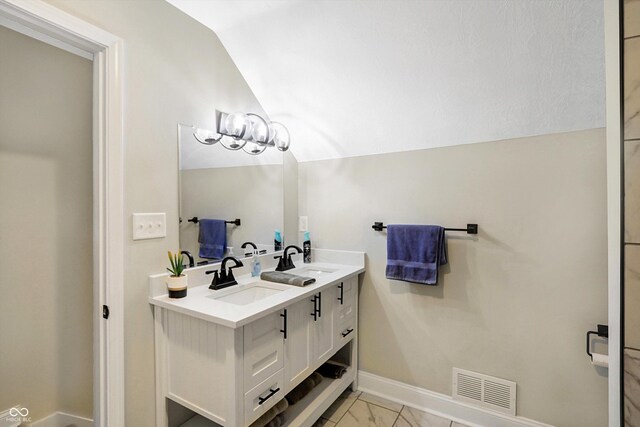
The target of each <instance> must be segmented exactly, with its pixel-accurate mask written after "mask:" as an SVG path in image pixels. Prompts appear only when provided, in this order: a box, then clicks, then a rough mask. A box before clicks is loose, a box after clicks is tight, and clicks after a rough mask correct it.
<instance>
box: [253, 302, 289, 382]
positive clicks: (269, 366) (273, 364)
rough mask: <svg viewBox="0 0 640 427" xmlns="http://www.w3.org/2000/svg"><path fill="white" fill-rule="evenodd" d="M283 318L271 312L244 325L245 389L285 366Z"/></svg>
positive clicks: (277, 313)
mask: <svg viewBox="0 0 640 427" xmlns="http://www.w3.org/2000/svg"><path fill="white" fill-rule="evenodd" d="M283 322H284V320H283V318H282V317H281V316H280V312H276V313H273V314H270V315H269V316H266V317H263V318H261V319H259V320H256V321H255V322H252V323H249V324H248V325H246V326H245V327H244V361H243V365H244V389H245V390H251V389H253V388H254V387H255V386H257V385H258V384H260V383H262V382H263V381H265V380H266V379H267V378H269V377H270V376H272V375H273V374H274V373H275V372H277V371H278V370H280V369H282V367H283V366H284V337H283V335H282V332H280V330H281V329H282V328H283Z"/></svg>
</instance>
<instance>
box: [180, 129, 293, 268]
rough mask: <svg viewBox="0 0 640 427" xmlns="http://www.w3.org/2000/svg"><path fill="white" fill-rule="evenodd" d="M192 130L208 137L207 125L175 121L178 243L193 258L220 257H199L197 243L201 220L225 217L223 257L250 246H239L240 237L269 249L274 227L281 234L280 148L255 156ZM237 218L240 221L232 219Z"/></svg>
mask: <svg viewBox="0 0 640 427" xmlns="http://www.w3.org/2000/svg"><path fill="white" fill-rule="evenodd" d="M196 131H198V135H199V136H201V137H202V138H204V137H206V136H207V131H206V130H198V129H197V128H196V127H194V126H189V125H184V124H180V125H178V151H179V155H178V159H179V181H180V182H179V189H180V194H179V201H180V248H181V249H182V250H187V251H189V252H190V253H191V254H193V256H194V258H195V262H196V263H201V264H204V263H207V262H216V261H217V260H219V258H216V257H215V256H213V257H212V256H211V255H212V254H211V252H210V253H208V254H204V255H206V257H201V256H200V243H199V242H198V240H199V234H200V226H201V224H202V223H201V220H202V219H217V220H225V221H229V223H227V224H226V247H227V249H226V250H225V251H224V255H223V256H227V255H233V256H236V257H238V258H243V257H245V254H249V253H251V252H252V250H253V249H252V247H251V246H247V247H246V249H242V248H241V245H242V244H243V243H244V242H253V243H255V244H256V246H257V247H258V250H259V251H261V253H270V252H273V251H274V235H275V231H276V230H279V231H280V233H282V236H284V203H285V201H284V177H283V173H284V171H283V163H284V155H283V153H282V152H281V151H278V150H276V149H275V148H268V149H267V150H265V151H264V152H263V153H262V154H259V155H255V156H254V155H250V154H248V153H246V152H245V151H243V150H237V151H232V150H228V149H226V148H225V147H223V146H222V145H221V144H220V143H215V144H213V145H204V144H202V143H200V142H198V140H196V138H195V137H194V132H196ZM209 134H213V133H211V132H210V133H209ZM285 155H286V153H285ZM195 218H197V220H196V219H195ZM237 219H239V220H240V225H236V224H235V223H233V222H234V221H236V220H237ZM213 234H215V233H213ZM209 237H211V234H210V235H209ZM213 237H214V238H215V237H216V236H215V235H214V236H213ZM186 261H188V260H187V259H186V258H185V262H186Z"/></svg>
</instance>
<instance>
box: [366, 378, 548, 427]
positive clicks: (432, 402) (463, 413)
mask: <svg viewBox="0 0 640 427" xmlns="http://www.w3.org/2000/svg"><path fill="white" fill-rule="evenodd" d="M358 390H362V391H365V392H367V393H371V394H375V395H376V396H380V397H383V398H385V399H388V400H391V401H393V402H397V403H400V404H402V405H406V406H410V407H412V408H416V409H420V410H421V411H425V412H429V413H432V414H434V415H438V416H441V417H444V418H449V419H451V420H453V421H456V422H458V423H460V424H464V425H467V426H469V427H553V426H551V425H550V424H544V423H541V422H538V421H534V420H530V419H529V418H524V417H514V416H511V415H507V414H501V413H499V412H493V411H491V410H488V409H484V408H480V407H476V406H473V405H469V404H467V403H464V402H460V401H457V400H453V399H452V398H451V397H450V396H447V395H444V394H440V393H436V392H433V391H429V390H426V389H423V388H419V387H415V386H412V385H409V384H405V383H401V382H399V381H395V380H391V379H388V378H384V377H380V376H378V375H374V374H371V373H369V372H365V371H358Z"/></svg>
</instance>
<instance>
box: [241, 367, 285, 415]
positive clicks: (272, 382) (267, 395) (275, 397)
mask: <svg viewBox="0 0 640 427" xmlns="http://www.w3.org/2000/svg"><path fill="white" fill-rule="evenodd" d="M284 396H285V394H284V369H281V370H279V371H278V372H276V373H275V374H273V375H272V376H270V377H269V378H267V379H266V380H265V381H263V382H262V383H261V384H259V385H258V386H256V387H255V388H254V389H253V390H251V391H249V392H248V393H246V394H245V395H244V424H245V425H249V424H251V423H252V422H254V421H255V420H257V419H258V418H260V416H261V415H262V414H264V413H265V412H267V411H268V410H269V409H271V408H272V407H273V405H275V404H276V403H278V402H279V401H280V400H281V399H283V398H284Z"/></svg>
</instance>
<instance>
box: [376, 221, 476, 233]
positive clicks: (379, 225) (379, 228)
mask: <svg viewBox="0 0 640 427" xmlns="http://www.w3.org/2000/svg"><path fill="white" fill-rule="evenodd" d="M371 228H373V229H374V230H376V231H382V230H383V229H385V228H387V226H386V225H384V223H382V222H374V223H373V225H372V226H371ZM444 230H445V231H466V232H467V234H478V224H467V228H445V229H444Z"/></svg>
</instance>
